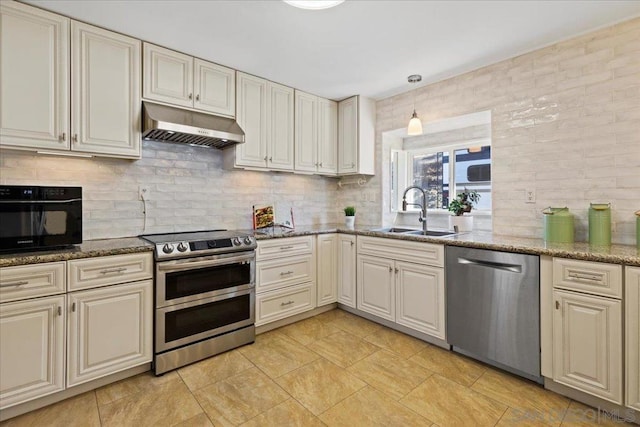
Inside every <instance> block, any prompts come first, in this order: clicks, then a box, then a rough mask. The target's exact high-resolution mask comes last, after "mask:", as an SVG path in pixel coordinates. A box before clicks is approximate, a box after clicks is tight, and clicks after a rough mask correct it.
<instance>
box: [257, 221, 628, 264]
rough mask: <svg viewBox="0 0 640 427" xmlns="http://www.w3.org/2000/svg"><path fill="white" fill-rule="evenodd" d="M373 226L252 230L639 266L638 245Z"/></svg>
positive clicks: (272, 235)
mask: <svg viewBox="0 0 640 427" xmlns="http://www.w3.org/2000/svg"><path fill="white" fill-rule="evenodd" d="M376 228H381V227H380V226H376V225H356V227H355V228H354V229H348V228H346V227H345V226H344V225H342V224H329V225H319V226H308V227H297V228H296V230H295V231H293V232H281V231H278V230H276V231H275V232H274V231H272V230H270V231H269V232H267V233H266V234H260V233H256V239H258V240H261V239H272V238H282V237H295V236H306V235H310V234H324V233H347V234H355V235H360V236H372V237H385V238H390V239H399V240H410V241H415V242H431V243H439V244H444V245H448V246H464V247H469V248H479V249H491V250H495V251H504V252H518V253H526V254H533V255H549V256H554V257H561V258H571V259H578V260H585V261H597V262H609V263H615V264H626V265H633V266H640V249H638V248H637V247H635V246H631V245H611V246H590V245H589V244H588V243H573V244H562V243H545V241H544V240H542V239H528V238H523V237H512V236H498V235H495V234H493V233H489V232H472V233H460V234H457V235H451V236H443V237H432V236H420V235H412V234H403V233H389V232H384V231H373V230H375V229H376Z"/></svg>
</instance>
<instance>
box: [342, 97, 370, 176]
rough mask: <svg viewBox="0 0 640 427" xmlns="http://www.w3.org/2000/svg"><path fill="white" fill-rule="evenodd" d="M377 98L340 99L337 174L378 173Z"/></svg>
mask: <svg viewBox="0 0 640 427" xmlns="http://www.w3.org/2000/svg"><path fill="white" fill-rule="evenodd" d="M375 119H376V107H375V101H373V100H371V99H367V98H364V97H361V96H352V97H351V98H347V99H345V100H343V101H340V102H339V103H338V175H354V174H362V175H374V174H375Z"/></svg>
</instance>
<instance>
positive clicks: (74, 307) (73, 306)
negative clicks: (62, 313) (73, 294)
mask: <svg viewBox="0 0 640 427" xmlns="http://www.w3.org/2000/svg"><path fill="white" fill-rule="evenodd" d="M71 311H73V312H74V313H75V312H76V303H75V302H74V303H73V304H71Z"/></svg>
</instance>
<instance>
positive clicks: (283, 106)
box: [267, 82, 293, 171]
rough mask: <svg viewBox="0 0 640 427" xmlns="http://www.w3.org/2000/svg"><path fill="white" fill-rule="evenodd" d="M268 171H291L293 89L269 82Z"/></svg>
mask: <svg viewBox="0 0 640 427" xmlns="http://www.w3.org/2000/svg"><path fill="white" fill-rule="evenodd" d="M268 87H269V108H268V115H269V120H268V126H269V130H268V147H269V149H268V154H269V159H268V163H267V166H268V167H269V169H277V170H289V171H290V170H293V89H292V88H290V87H286V86H282V85H279V84H276V83H271V82H269V85H268Z"/></svg>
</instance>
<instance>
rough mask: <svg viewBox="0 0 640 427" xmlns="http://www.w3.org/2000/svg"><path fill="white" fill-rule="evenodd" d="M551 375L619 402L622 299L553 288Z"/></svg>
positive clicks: (573, 385) (559, 380)
mask: <svg viewBox="0 0 640 427" xmlns="http://www.w3.org/2000/svg"><path fill="white" fill-rule="evenodd" d="M553 295H554V304H555V310H554V316H553V379H554V380H555V381H557V382H559V383H562V384H565V385H567V386H570V387H573V388H576V389H578V390H581V391H584V392H586V393H589V394H592V395H594V396H598V397H601V398H603V399H606V400H609V401H611V402H615V403H617V404H622V303H621V302H620V301H618V300H613V299H608V298H601V297H594V296H587V295H581V294H577V293H571V292H564V291H554V292H553Z"/></svg>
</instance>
